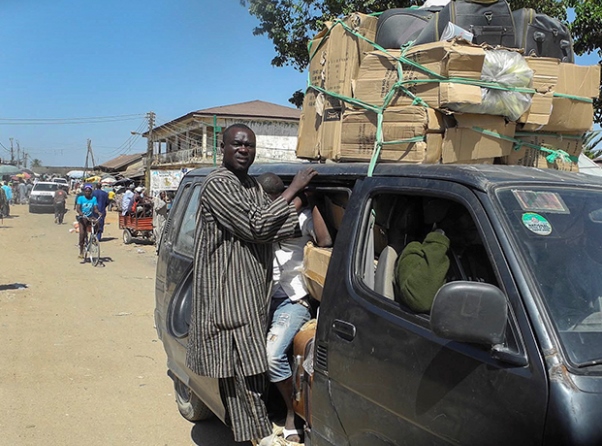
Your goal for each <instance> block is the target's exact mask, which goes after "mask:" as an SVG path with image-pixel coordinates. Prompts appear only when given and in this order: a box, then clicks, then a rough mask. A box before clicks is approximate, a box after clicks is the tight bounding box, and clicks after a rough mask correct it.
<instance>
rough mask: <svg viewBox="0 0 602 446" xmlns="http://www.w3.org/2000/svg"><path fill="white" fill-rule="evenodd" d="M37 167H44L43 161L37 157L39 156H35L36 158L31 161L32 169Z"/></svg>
mask: <svg viewBox="0 0 602 446" xmlns="http://www.w3.org/2000/svg"><path fill="white" fill-rule="evenodd" d="M36 167H42V161H40V160H39V159H37V158H34V159H33V160H32V161H31V168H32V169H35V168H36Z"/></svg>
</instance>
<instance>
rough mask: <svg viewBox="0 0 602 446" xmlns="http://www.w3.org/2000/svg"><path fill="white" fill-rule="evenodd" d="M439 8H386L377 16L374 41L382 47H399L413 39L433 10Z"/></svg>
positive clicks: (432, 13)
mask: <svg viewBox="0 0 602 446" xmlns="http://www.w3.org/2000/svg"><path fill="white" fill-rule="evenodd" d="M440 10H441V8H432V9H418V8H395V9H388V10H386V11H385V12H383V13H382V14H381V15H380V16H379V17H378V23H377V25H376V43H378V44H379V45H380V46H382V47H383V48H388V49H399V48H401V46H402V45H405V44H406V43H408V42H410V41H412V40H414V39H415V38H416V37H418V35H419V34H420V32H421V31H422V30H423V29H424V27H425V26H426V25H427V24H428V23H429V20H430V19H431V18H432V17H433V16H434V15H435V12H437V11H440Z"/></svg>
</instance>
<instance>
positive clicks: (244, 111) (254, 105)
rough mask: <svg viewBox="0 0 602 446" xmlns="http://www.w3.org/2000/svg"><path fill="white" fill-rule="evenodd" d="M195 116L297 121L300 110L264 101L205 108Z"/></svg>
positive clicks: (196, 112)
mask: <svg viewBox="0 0 602 446" xmlns="http://www.w3.org/2000/svg"><path fill="white" fill-rule="evenodd" d="M193 114H195V115H197V116H198V115H203V116H213V115H218V116H220V117H224V116H232V117H238V118H275V119H294V120H298V119H299V117H300V116H301V110H299V109H297V108H292V107H285V106H283V105H278V104H272V103H271V102H265V101H259V100H255V101H248V102H241V103H240V104H232V105H222V106H219V107H212V108H205V109H203V110H197V111H195V112H193Z"/></svg>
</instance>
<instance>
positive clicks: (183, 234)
mask: <svg viewBox="0 0 602 446" xmlns="http://www.w3.org/2000/svg"><path fill="white" fill-rule="evenodd" d="M200 191H201V185H200V184H198V185H196V186H195V187H194V189H193V190H192V194H190V199H189V200H188V205H187V206H186V210H185V211H184V214H183V216H182V220H181V222H182V223H181V225H180V228H179V229H176V228H175V227H174V230H175V231H176V233H177V238H176V242H175V244H174V251H177V252H178V253H180V254H183V255H186V256H190V257H192V256H193V255H194V233H195V231H196V214H197V210H198V209H199V194H200Z"/></svg>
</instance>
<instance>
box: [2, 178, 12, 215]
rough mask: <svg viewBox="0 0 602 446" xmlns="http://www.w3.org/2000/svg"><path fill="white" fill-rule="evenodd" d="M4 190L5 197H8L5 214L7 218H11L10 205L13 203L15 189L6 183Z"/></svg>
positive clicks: (3, 186)
mask: <svg viewBox="0 0 602 446" xmlns="http://www.w3.org/2000/svg"><path fill="white" fill-rule="evenodd" d="M2 190H4V195H6V206H5V209H4V212H3V214H4V216H5V217H8V216H10V204H11V203H12V201H13V188H12V187H10V186H9V185H8V184H6V182H5V183H3V184H2Z"/></svg>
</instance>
